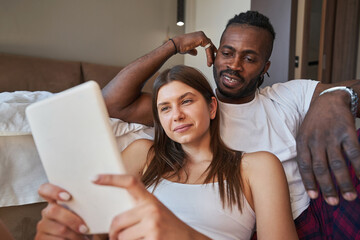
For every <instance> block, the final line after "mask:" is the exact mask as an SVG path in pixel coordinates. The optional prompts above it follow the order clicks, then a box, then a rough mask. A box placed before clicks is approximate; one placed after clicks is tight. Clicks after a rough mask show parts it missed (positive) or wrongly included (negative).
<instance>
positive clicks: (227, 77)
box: [223, 75, 239, 83]
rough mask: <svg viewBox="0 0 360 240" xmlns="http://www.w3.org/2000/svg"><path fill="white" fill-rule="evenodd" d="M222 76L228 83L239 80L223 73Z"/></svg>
mask: <svg viewBox="0 0 360 240" xmlns="http://www.w3.org/2000/svg"><path fill="white" fill-rule="evenodd" d="M223 77H224V78H225V79H226V81H228V82H229V83H234V82H239V79H238V78H234V77H230V76H227V75H223Z"/></svg>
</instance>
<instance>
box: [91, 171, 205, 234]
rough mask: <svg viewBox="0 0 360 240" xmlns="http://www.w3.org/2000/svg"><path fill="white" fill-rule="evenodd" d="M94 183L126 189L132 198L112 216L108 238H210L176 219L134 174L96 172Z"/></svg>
mask: <svg viewBox="0 0 360 240" xmlns="http://www.w3.org/2000/svg"><path fill="white" fill-rule="evenodd" d="M94 183H96V184H100V185H108V186H115V187H121V188H125V189H126V190H127V191H128V192H129V193H130V194H131V196H132V197H133V199H134V201H135V207H134V208H133V209H130V210H128V211H126V212H124V213H122V214H119V215H117V216H116V217H115V218H114V219H113V221H112V224H111V227H110V234H109V236H110V239H111V240H116V239H175V240H176V239H179V240H180V239H181V240H186V239H189V240H190V239H209V238H207V237H206V236H204V235H202V234H200V233H198V232H196V231H195V230H194V229H192V228H191V227H189V226H188V225H186V224H185V223H184V222H182V221H181V220H180V219H178V218H177V217H176V216H175V215H174V214H173V213H172V212H171V211H170V210H169V209H167V208H166V207H165V206H164V205H163V204H162V203H161V202H160V201H159V200H158V199H157V198H156V197H155V196H154V195H152V194H151V193H149V192H148V191H147V190H146V189H145V187H144V185H143V184H142V183H141V181H140V180H139V179H137V178H136V177H134V176H130V175H99V176H98V178H97V179H96V180H95V181H94ZM114 191H116V189H114Z"/></svg>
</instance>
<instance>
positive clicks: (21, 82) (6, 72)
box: [0, 53, 82, 92]
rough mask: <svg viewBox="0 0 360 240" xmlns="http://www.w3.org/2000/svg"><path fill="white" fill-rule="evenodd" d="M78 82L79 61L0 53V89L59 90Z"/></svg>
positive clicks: (79, 76)
mask: <svg viewBox="0 0 360 240" xmlns="http://www.w3.org/2000/svg"><path fill="white" fill-rule="evenodd" d="M81 82H82V78H81V69H80V62H75V61H62V60H53V59H45V58H37V57H27V56H18V55H13V54H5V53H0V92H12V91H21V90H26V91H49V92H60V91H63V90H65V89H67V88H70V87H73V86H75V85H78V84H80V83H81Z"/></svg>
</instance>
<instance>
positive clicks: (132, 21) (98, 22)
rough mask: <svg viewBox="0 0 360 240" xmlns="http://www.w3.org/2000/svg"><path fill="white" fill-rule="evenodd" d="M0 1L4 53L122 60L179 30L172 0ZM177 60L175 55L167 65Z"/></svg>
mask: <svg viewBox="0 0 360 240" xmlns="http://www.w3.org/2000/svg"><path fill="white" fill-rule="evenodd" d="M0 6H1V7H0V52H7V53H18V54H25V55H31V56H40V57H51V58H56V59H69V60H81V61H89V62H94V63H102V64H111V65H126V64H128V63H129V62H130V61H132V60H134V59H136V58H138V57H140V56H142V55H144V54H145V53H147V52H148V51H150V50H152V49H154V48H155V47H157V46H160V45H161V44H162V43H163V41H164V40H165V39H166V38H167V37H168V36H170V37H171V36H174V35H178V34H182V33H183V32H184V27H178V26H176V0H104V1H100V0H0ZM167 31H169V33H167ZM183 62H184V59H183V56H181V55H178V56H176V57H174V58H172V59H171V60H170V61H169V62H168V64H167V65H172V64H182V63H183Z"/></svg>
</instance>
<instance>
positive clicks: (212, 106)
mask: <svg viewBox="0 0 360 240" xmlns="http://www.w3.org/2000/svg"><path fill="white" fill-rule="evenodd" d="M217 106H218V102H217V99H216V97H211V103H210V104H209V109H210V119H214V118H215V117H216V112H217Z"/></svg>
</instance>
